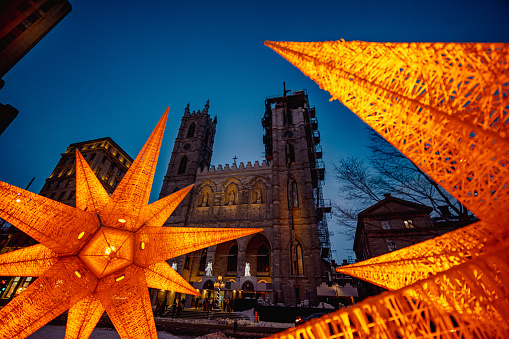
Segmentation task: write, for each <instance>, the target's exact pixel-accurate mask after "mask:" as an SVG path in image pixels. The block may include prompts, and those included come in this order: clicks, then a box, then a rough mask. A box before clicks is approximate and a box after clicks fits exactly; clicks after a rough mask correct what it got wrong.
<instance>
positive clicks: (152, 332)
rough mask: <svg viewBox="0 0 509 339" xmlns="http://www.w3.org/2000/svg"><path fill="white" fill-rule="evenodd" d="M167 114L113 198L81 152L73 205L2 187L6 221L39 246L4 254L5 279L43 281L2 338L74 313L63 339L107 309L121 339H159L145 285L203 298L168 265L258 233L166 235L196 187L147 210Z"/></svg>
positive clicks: (1, 331) (83, 333) (0, 328)
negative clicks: (174, 214)
mask: <svg viewBox="0 0 509 339" xmlns="http://www.w3.org/2000/svg"><path fill="white" fill-rule="evenodd" d="M167 116H168V109H167V110H166V112H165V114H164V115H163V116H162V117H161V119H160V120H159V123H158V124H157V126H156V128H155V130H154V131H153V132H152V134H151V135H150V137H149V139H148V140H147V142H146V144H145V145H144V147H143V148H142V150H141V152H140V154H139V155H138V157H137V158H136V160H135V161H134V163H133V164H132V166H131V167H130V169H129V171H128V172H127V173H126V174H125V176H124V178H123V180H122V181H121V182H120V184H119V185H118V187H117V188H116V190H115V191H114V193H113V194H112V196H111V197H110V196H109V195H108V193H107V192H106V191H105V189H104V188H103V186H102V184H101V183H100V181H99V180H98V179H97V177H96V176H95V175H94V173H93V171H92V170H91V169H90V167H89V166H88V164H87V162H86V161H85V159H84V158H83V156H82V155H81V153H80V152H79V151H76V207H72V206H67V205H64V204H62V203H59V202H57V201H54V200H51V199H47V198H45V197H42V196H39V195H37V194H34V193H31V192H28V191H25V190H23V189H20V188H17V187H14V186H11V185H9V184H6V183H2V182H0V218H2V219H5V220H6V221H8V222H10V223H11V224H13V225H14V226H16V227H17V228H18V229H20V230H22V231H23V232H25V233H27V234H28V235H30V236H31V237H33V238H34V239H35V240H37V241H39V242H40V244H38V245H34V246H31V247H27V248H23V249H20V250H17V251H13V252H9V253H5V254H3V255H0V275H2V276H14V275H15V276H38V277H39V278H38V279H37V280H36V281H35V282H34V283H33V284H31V285H30V286H29V287H28V288H27V289H26V290H25V291H23V292H22V293H21V294H20V295H19V296H17V297H16V298H14V299H13V300H12V301H11V302H10V303H9V304H7V305H6V306H5V307H3V308H2V309H1V310H0V338H7V337H23V338H24V337H26V336H28V335H30V334H31V333H33V332H35V331H36V330H37V329H39V328H40V327H42V326H44V325H45V324H46V323H48V322H49V321H51V320H52V319H54V318H55V317H56V316H58V315H59V314H61V313H62V312H64V311H66V310H68V309H69V315H68V320H67V328H66V338H67V339H70V338H88V337H89V336H90V334H91V333H92V331H93V329H94V328H95V326H96V324H97V322H98V321H99V319H100V317H101V315H102V314H103V312H104V311H106V312H107V313H108V316H109V317H110V319H111V321H112V323H113V324H114V326H115V328H116V329H117V331H118V333H119V335H120V336H121V337H122V338H157V334H156V329H155V323H154V318H153V314H152V306H151V304H150V298H149V294H148V287H152V288H157V289H166V290H172V291H176V292H181V293H186V294H194V295H196V294H197V291H196V290H195V289H194V288H193V287H192V286H191V285H189V283H187V282H186V281H185V280H184V279H183V278H182V277H181V276H180V275H179V274H178V273H176V272H175V271H174V270H173V269H172V268H171V267H170V266H169V265H168V264H167V263H166V262H165V260H167V259H170V258H173V257H175V256H178V255H182V254H185V253H188V252H192V251H195V250H197V249H200V248H204V247H208V246H213V245H215V244H218V243H221V242H224V241H229V240H232V239H236V238H239V237H243V236H246V235H249V234H253V233H256V232H259V231H260V230H259V229H253V228H243V229H237V228H228V229H217V228H216V229H211V228H200V227H196V228H193V227H183V228H178V227H175V228H173V227H161V225H162V224H163V223H164V222H165V221H166V219H168V217H169V216H170V214H171V213H172V212H173V210H174V209H175V208H176V207H177V205H178V204H179V203H180V202H181V201H182V199H183V198H184V197H185V196H186V194H187V193H188V192H189V191H190V190H191V189H192V186H188V187H186V188H184V189H182V190H180V191H178V192H175V193H173V194H171V195H169V196H167V197H165V198H163V199H161V200H158V201H156V202H154V203H152V204H150V205H149V204H148V199H149V195H150V189H151V186H152V181H153V176H154V171H155V166H156V163H157V158H158V155H159V148H160V146H161V142H162V137H163V133H164V126H165V123H166V119H167Z"/></svg>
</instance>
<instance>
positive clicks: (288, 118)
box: [283, 107, 293, 125]
mask: <svg viewBox="0 0 509 339" xmlns="http://www.w3.org/2000/svg"><path fill="white" fill-rule="evenodd" d="M283 120H284V121H283V122H284V124H285V125H291V124H292V123H293V121H292V111H291V110H290V109H288V108H287V107H285V110H284V111H283Z"/></svg>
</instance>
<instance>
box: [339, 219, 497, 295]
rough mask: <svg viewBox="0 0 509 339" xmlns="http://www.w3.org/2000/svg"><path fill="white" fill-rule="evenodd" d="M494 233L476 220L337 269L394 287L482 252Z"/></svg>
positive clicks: (387, 286)
mask: <svg viewBox="0 0 509 339" xmlns="http://www.w3.org/2000/svg"><path fill="white" fill-rule="evenodd" d="M495 236H496V235H495V232H492V231H490V228H489V227H488V225H487V224H486V223H484V222H482V221H479V222H476V223H474V224H472V225H469V226H466V227H463V228H460V229H458V230H456V231H453V232H449V233H446V234H444V235H441V236H438V237H436V238H433V239H430V240H426V241H423V242H421V243H418V244H415V245H413V246H409V247H405V248H402V249H400V250H397V251H393V252H389V253H387V254H384V255H381V256H378V257H375V258H371V259H368V260H364V261H361V262H359V263H356V264H352V265H348V266H343V267H338V268H337V270H338V271H339V272H341V273H344V274H348V275H351V276H354V277H356V278H359V279H362V280H365V281H367V282H370V283H372V284H375V285H378V286H380V287H383V288H385V289H388V290H397V289H399V288H402V287H405V286H407V285H410V284H412V283H414V282H416V281H419V280H422V279H425V278H427V277H429V276H430V275H431V274H436V273H439V272H442V271H446V270H448V269H449V268H451V267H453V266H456V265H459V264H462V263H464V262H466V261H469V260H471V259H472V258H473V257H477V256H480V255H483V254H484V253H485V251H486V249H485V248H484V247H485V245H486V244H487V242H488V240H489V239H492V238H494V237H495Z"/></svg>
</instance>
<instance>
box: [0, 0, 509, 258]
mask: <svg viewBox="0 0 509 339" xmlns="http://www.w3.org/2000/svg"><path fill="white" fill-rule="evenodd" d="M70 2H71V4H72V6H73V9H72V12H71V13H70V14H69V15H67V17H65V18H64V19H63V21H62V22H61V23H60V24H58V25H57V26H56V27H55V28H54V29H53V30H52V31H51V32H50V33H49V34H48V35H47V36H46V37H45V38H43V39H42V40H41V42H39V43H38V44H37V45H36V46H35V47H34V48H33V49H32V50H31V51H30V52H29V53H28V54H27V55H26V56H25V57H24V58H23V59H22V60H21V61H20V62H19V63H18V64H17V65H16V66H15V67H14V68H13V69H12V70H11V71H10V72H9V73H7V75H6V76H5V77H4V78H3V80H5V82H6V84H5V86H4V88H3V89H2V90H0V102H1V103H3V104H11V105H12V106H14V107H16V108H17V109H18V110H19V111H20V113H19V115H18V117H17V118H16V120H15V121H14V122H13V123H12V124H11V125H10V126H9V127H8V128H7V130H6V131H5V132H4V133H3V134H2V135H1V136H0V144H1V147H0V159H2V162H3V164H2V166H0V180H1V181H5V182H8V183H10V184H13V185H16V186H19V187H22V188H24V187H25V186H26V185H27V184H28V182H29V181H30V180H31V179H32V177H34V176H35V177H36V179H35V181H34V183H33V185H32V186H31V187H30V190H31V191H33V192H36V193H38V192H39V190H40V189H41V187H42V185H43V184H44V180H45V179H46V178H47V177H48V176H49V175H50V174H51V172H52V170H53V169H54V167H55V165H56V163H57V161H58V160H59V159H60V153H62V152H64V151H65V150H66V147H67V146H68V145H69V144H71V143H74V142H80V141H84V140H89V139H95V138H101V137H105V136H109V137H111V138H112V139H113V140H114V141H115V142H116V143H117V144H119V145H120V146H121V147H122V148H124V150H126V151H127V152H128V153H129V154H130V155H131V156H132V157H133V158H134V157H136V155H137V154H138V152H139V150H140V149H141V147H142V146H143V143H144V142H145V140H146V139H147V138H148V136H149V134H150V132H151V131H152V129H153V128H154V126H155V124H156V123H157V121H158V119H159V118H160V116H161V115H162V114H163V112H164V110H165V108H166V107H167V106H170V107H171V109H170V117H169V120H168V123H167V126H166V133H165V139H164V140H163V147H162V150H161V154H160V158H159V166H158V169H157V172H156V178H155V182H154V186H153V194H152V201H153V200H155V199H156V198H157V195H158V193H159V190H160V188H161V183H162V179H163V176H164V174H165V172H166V167H167V164H168V161H169V158H170V154H171V151H172V149H173V141H174V139H175V137H176V134H177V130H178V127H179V125H180V119H181V117H182V114H183V112H184V108H185V106H186V104H187V103H188V102H189V103H190V104H191V110H202V109H203V106H204V105H205V102H206V101H207V99H210V111H209V112H210V114H211V115H212V116H214V115H217V117H218V127H217V134H216V139H215V145H214V154H213V157H212V164H214V165H216V166H217V165H219V164H225V163H230V164H231V163H232V158H233V156H234V155H236V156H237V157H238V158H239V160H238V161H243V162H247V161H252V162H254V161H255V160H258V161H260V162H261V161H262V160H263V143H262V134H263V130H262V127H261V124H260V119H261V117H262V115H263V111H264V100H265V98H266V97H267V96H273V95H280V94H282V87H283V81H286V84H287V88H289V89H291V90H297V89H302V88H305V89H307V91H308V95H309V100H310V104H311V105H314V106H315V107H316V111H317V117H318V121H319V130H320V133H321V136H322V146H323V150H324V160H325V162H326V168H327V174H326V181H325V185H326V192H325V195H326V196H325V197H326V198H331V199H334V198H335V195H336V194H335V191H336V190H337V186H336V184H335V182H334V179H333V178H332V163H333V162H335V161H336V160H337V159H338V158H340V157H345V156H363V155H366V154H367V150H366V148H365V145H366V143H367V139H366V138H365V133H364V127H363V123H362V122H360V120H359V119H358V118H357V117H356V116H355V115H354V114H353V113H351V112H349V111H348V110H347V109H346V108H344V107H343V105H342V104H340V103H339V102H337V101H336V102H332V103H331V102H329V98H330V95H329V94H328V93H326V92H324V91H322V90H320V89H319V88H318V86H317V85H316V84H315V83H314V82H312V81H311V80H309V79H308V78H307V77H305V76H304V75H303V74H302V73H301V72H300V71H298V70H297V69H296V68H294V67H293V66H292V65H290V63H288V62H287V61H285V60H284V59H283V58H281V57H280V56H279V55H277V54H276V53H275V52H273V51H272V50H271V49H269V48H268V47H265V46H264V45H263V42H264V40H275V41H284V40H292V41H324V40H339V39H345V40H347V41H348V40H364V41H379V42H428V41H429V42H437V41H442V42H493V41H494V42H508V41H509V29H508V25H507V24H508V22H509V21H508V18H509V1H508V0H483V1H479V0H477V1H472V0H463V1H459V0H458V1H448V0H427V1H409V0H406V1H405V0H398V1H390V0H389V1H380V0H377V1H339V0H338V1H181V2H176V1H153V0H145V1H125V0H123V1H117V0H108V1H104V0H70ZM335 227H336V226H335V225H334V224H333V221H331V223H330V224H329V228H330V229H331V230H332V231H334V230H335ZM331 240H332V242H333V243H332V245H333V248H335V249H336V250H337V257H336V259H338V260H340V259H342V258H346V256H347V255H352V254H353V252H349V251H347V250H346V249H351V247H352V241H343V240H342V239H340V237H339V236H338V235H336V236H335V237H332V239H331Z"/></svg>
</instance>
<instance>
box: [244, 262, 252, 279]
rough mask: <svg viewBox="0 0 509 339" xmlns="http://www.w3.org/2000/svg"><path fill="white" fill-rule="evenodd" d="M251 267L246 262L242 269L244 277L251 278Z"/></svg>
mask: <svg viewBox="0 0 509 339" xmlns="http://www.w3.org/2000/svg"><path fill="white" fill-rule="evenodd" d="M250 271H251V265H249V263H248V262H247V263H246V268H245V269H244V275H245V276H246V277H250V276H251V272H250Z"/></svg>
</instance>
